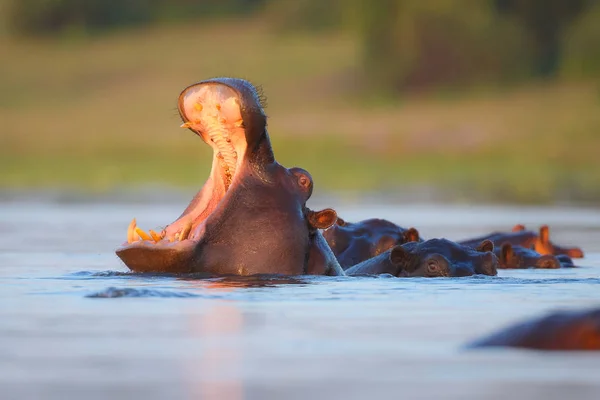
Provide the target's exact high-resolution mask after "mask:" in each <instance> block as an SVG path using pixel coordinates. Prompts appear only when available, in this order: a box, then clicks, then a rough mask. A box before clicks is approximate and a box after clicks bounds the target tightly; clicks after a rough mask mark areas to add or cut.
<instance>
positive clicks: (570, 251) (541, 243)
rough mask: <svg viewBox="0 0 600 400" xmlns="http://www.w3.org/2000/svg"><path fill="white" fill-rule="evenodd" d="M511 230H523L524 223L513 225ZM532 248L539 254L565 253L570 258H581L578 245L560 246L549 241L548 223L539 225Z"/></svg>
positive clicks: (581, 252) (581, 254) (581, 251)
mask: <svg viewBox="0 0 600 400" xmlns="http://www.w3.org/2000/svg"><path fill="white" fill-rule="evenodd" d="M512 231H513V232H522V231H525V226H524V225H515V226H514V227H513V229H512ZM533 249H534V250H535V251H537V252H538V253H540V254H544V255H545V254H550V255H561V254H563V255H566V256H569V257H571V258H583V250H581V249H580V248H579V247H562V246H558V245H556V244H554V243H552V242H551V241H550V228H549V227H548V225H542V226H541V227H540V231H539V235H536V237H535V241H534V242H533Z"/></svg>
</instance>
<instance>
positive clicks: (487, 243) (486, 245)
mask: <svg viewBox="0 0 600 400" xmlns="http://www.w3.org/2000/svg"><path fill="white" fill-rule="evenodd" d="M475 250H477V251H481V252H482V253H486V252H488V251H494V243H493V242H492V241H491V240H488V239H486V240H484V241H483V242H481V243H479V246H477V247H476V248H475Z"/></svg>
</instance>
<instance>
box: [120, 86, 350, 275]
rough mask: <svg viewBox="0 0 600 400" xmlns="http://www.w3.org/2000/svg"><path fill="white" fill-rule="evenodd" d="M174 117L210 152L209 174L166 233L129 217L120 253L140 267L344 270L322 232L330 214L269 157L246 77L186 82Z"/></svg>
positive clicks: (238, 271)
mask: <svg viewBox="0 0 600 400" xmlns="http://www.w3.org/2000/svg"><path fill="white" fill-rule="evenodd" d="M178 109H179V114H180V116H181V118H182V120H183V125H182V127H183V128H188V129H190V130H191V131H192V132H194V133H196V134H197V135H198V136H200V137H201V138H202V140H204V142H206V143H207V144H208V145H209V146H211V147H212V149H213V162H212V170H211V173H210V176H209V178H208V180H207V181H206V183H205V184H204V186H203V187H202V189H201V190H200V191H199V192H198V193H197V194H196V196H194V198H193V199H192V201H191V203H190V204H189V205H188V207H187V208H186V209H185V210H184V211H183V213H182V214H181V216H180V217H179V218H178V219H177V220H175V221H174V222H173V223H171V224H169V225H168V226H167V227H166V228H165V229H163V230H162V232H160V233H157V232H155V231H149V233H146V232H144V231H143V230H141V229H140V228H138V227H137V224H136V221H135V219H134V220H133V221H132V222H131V224H130V226H129V229H128V233H127V242H126V243H124V244H123V245H121V246H120V247H119V248H118V249H117V250H116V254H117V255H118V256H119V258H120V259H121V260H122V261H123V262H124V263H125V265H127V267H128V268H129V269H131V270H132V271H136V272H168V273H192V272H204V273H208V274H216V275H254V274H282V275H303V274H310V275H343V274H344V272H343V270H342V269H341V267H340V265H339V264H338V262H337V260H336V259H335V256H334V255H333V253H332V252H331V249H330V248H329V246H328V245H327V243H326V242H325V239H324V238H323V236H322V234H321V232H320V231H319V230H318V229H325V228H328V227H330V226H331V225H333V224H334V223H335V221H336V219H337V215H336V213H335V211H333V210H331V209H325V210H322V211H318V212H315V211H311V210H309V209H308V208H307V207H306V201H307V200H308V199H309V198H310V196H311V194H312V190H313V180H312V177H311V176H310V174H309V173H308V172H307V171H305V170H303V169H301V168H290V169H288V168H285V167H283V166H281V165H280V164H279V163H277V162H276V161H275V157H274V154H273V149H272V148H271V142H270V139H269V135H268V133H267V129H266V126H267V117H266V115H265V112H264V109H263V106H262V104H261V98H260V96H259V94H258V93H257V91H256V89H255V88H254V87H253V86H252V84H250V83H249V82H247V81H245V80H241V79H234V78H216V79H210V80H206V81H202V82H199V83H196V84H194V85H191V86H189V87H187V88H185V89H184V90H183V91H182V92H181V94H180V95H179V101H178Z"/></svg>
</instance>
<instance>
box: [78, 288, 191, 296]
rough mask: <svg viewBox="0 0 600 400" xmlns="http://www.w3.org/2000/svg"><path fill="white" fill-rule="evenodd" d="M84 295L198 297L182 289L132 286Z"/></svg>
mask: <svg viewBox="0 0 600 400" xmlns="http://www.w3.org/2000/svg"><path fill="white" fill-rule="evenodd" d="M85 297H89V298H103V299H105V298H107V299H112V298H119V297H161V298H168V297H176V298H187V297H200V296H199V295H197V294H193V293H187V292H182V291H177V292H173V291H167V290H156V289H133V288H116V287H109V288H107V289H104V290H102V291H100V292H96V293H92V294H88V295H87V296H85Z"/></svg>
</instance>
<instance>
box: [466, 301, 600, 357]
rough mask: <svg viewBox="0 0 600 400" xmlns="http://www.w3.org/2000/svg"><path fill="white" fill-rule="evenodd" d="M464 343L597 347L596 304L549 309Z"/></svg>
mask: <svg viewBox="0 0 600 400" xmlns="http://www.w3.org/2000/svg"><path fill="white" fill-rule="evenodd" d="M467 347H468V348H482V347H517V348H526V349H534V350H600V308H596V309H591V310H584V311H557V312H553V313H551V314H548V315H546V316H543V317H541V318H537V319H533V320H528V321H524V322H521V323H518V324H516V325H513V326H510V327H508V328H506V329H503V330H501V331H500V332H498V333H495V334H492V335H491V336H488V337H485V338H483V339H480V340H477V341H475V342H473V343H471V344H469V345H468V346H467Z"/></svg>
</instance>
